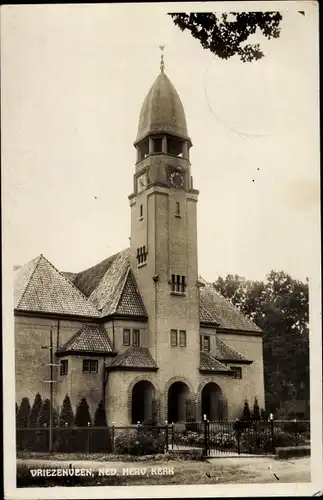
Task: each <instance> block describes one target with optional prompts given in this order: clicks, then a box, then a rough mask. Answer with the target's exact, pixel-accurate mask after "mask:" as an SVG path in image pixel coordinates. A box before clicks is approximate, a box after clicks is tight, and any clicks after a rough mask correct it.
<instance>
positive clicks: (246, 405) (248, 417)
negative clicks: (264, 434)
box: [241, 400, 251, 422]
mask: <svg viewBox="0 0 323 500" xmlns="http://www.w3.org/2000/svg"><path fill="white" fill-rule="evenodd" d="M241 420H246V421H248V422H249V421H250V420H251V413H250V408H249V403H248V401H247V400H245V402H244V405H243V410H242V416H241Z"/></svg>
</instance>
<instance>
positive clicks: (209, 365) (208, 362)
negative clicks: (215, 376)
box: [200, 352, 231, 374]
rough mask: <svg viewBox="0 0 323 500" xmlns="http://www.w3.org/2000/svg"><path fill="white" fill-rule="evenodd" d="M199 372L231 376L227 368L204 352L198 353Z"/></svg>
mask: <svg viewBox="0 0 323 500" xmlns="http://www.w3.org/2000/svg"><path fill="white" fill-rule="evenodd" d="M200 371H204V372H213V373H225V374H231V370H230V369H229V368H227V367H226V366H225V365H223V364H222V363H220V361H218V360H216V359H215V358H214V357H213V356H211V354H208V353H206V352H201V353H200Z"/></svg>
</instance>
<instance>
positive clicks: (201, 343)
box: [200, 335, 203, 351]
mask: <svg viewBox="0 0 323 500" xmlns="http://www.w3.org/2000/svg"><path fill="white" fill-rule="evenodd" d="M200 351H203V337H202V335H200Z"/></svg>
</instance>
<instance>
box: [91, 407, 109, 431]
mask: <svg viewBox="0 0 323 500" xmlns="http://www.w3.org/2000/svg"><path fill="white" fill-rule="evenodd" d="M94 425H95V426H96V427H106V425H107V417H106V413H105V407H104V403H103V401H100V403H99V404H98V407H97V409H96V410H95V415H94Z"/></svg>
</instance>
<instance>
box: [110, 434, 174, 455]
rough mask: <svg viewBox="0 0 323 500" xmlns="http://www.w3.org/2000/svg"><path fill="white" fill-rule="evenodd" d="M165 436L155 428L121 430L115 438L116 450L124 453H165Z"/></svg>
mask: <svg viewBox="0 0 323 500" xmlns="http://www.w3.org/2000/svg"><path fill="white" fill-rule="evenodd" d="M164 447H165V436H164V435H163V434H162V433H159V432H154V431H153V430H148V429H140V430H139V435H138V430H136V429H134V430H130V431H123V432H120V433H119V434H118V435H117V436H116V438H115V452H116V453H117V454H120V455H123V454H128V455H155V454H156V453H163V451H164Z"/></svg>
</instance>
